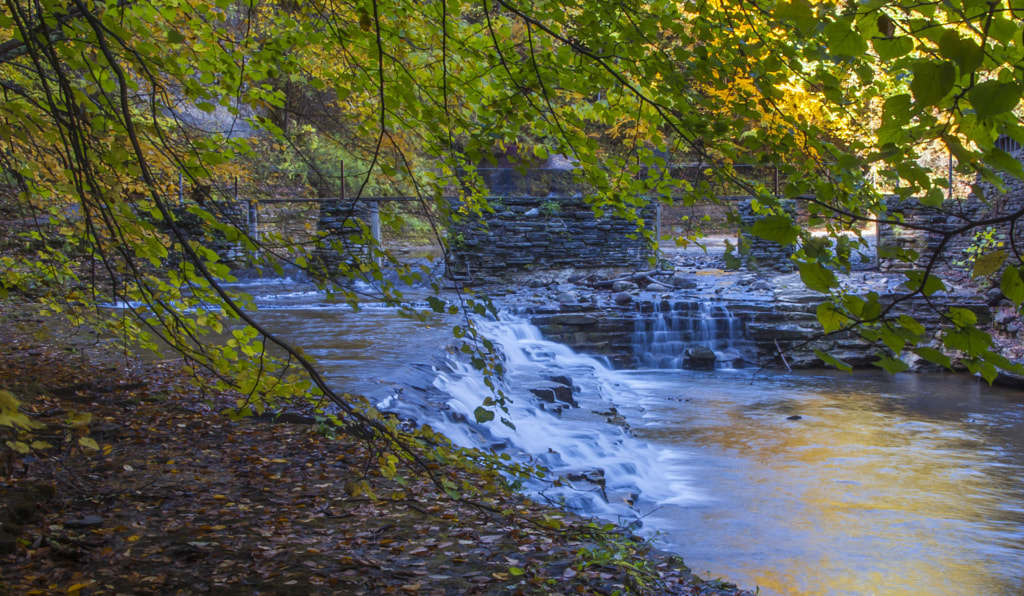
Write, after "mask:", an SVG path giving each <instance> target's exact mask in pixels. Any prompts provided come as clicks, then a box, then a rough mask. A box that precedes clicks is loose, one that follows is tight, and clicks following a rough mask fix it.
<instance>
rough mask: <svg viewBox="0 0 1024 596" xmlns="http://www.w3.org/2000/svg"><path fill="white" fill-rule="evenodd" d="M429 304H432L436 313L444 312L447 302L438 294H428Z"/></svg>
mask: <svg viewBox="0 0 1024 596" xmlns="http://www.w3.org/2000/svg"><path fill="white" fill-rule="evenodd" d="M427 304H429V305H430V309H431V310H433V311H434V312H436V313H442V312H444V309H445V306H447V305H446V304H445V301H444V300H441V299H440V298H438V297H437V296H427Z"/></svg>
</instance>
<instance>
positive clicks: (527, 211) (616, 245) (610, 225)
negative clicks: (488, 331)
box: [448, 197, 657, 282]
mask: <svg viewBox="0 0 1024 596" xmlns="http://www.w3.org/2000/svg"><path fill="white" fill-rule="evenodd" d="M491 201H492V204H493V205H497V206H496V207H495V213H492V214H487V215H486V216H485V217H484V218H482V219H467V220H464V221H461V222H458V223H456V224H454V225H452V226H451V227H450V228H449V230H448V242H449V246H450V247H451V250H452V254H453V267H452V271H451V273H452V274H453V275H454V276H456V277H459V278H463V279H467V280H472V281H473V282H481V281H492V280H500V279H503V278H505V277H507V276H508V274H510V273H512V272H514V271H515V270H520V271H522V270H532V271H539V270H545V269H569V268H571V269H599V268H608V267H622V268H630V269H643V268H648V267H651V266H652V265H653V263H652V259H653V256H654V253H653V250H652V248H651V243H650V242H649V240H648V239H647V238H646V237H645V235H644V234H643V233H642V232H641V231H640V230H638V229H637V225H636V224H635V223H634V222H632V221H629V220H628V219H625V218H623V217H616V216H609V215H606V216H604V217H597V216H596V215H595V214H594V211H593V209H592V208H591V206H590V205H588V204H587V203H586V202H585V201H584V200H583V199H582V198H577V197H557V198H556V197H502V198H496V199H491ZM656 214H657V206H656V205H650V206H648V207H645V208H643V209H642V210H641V212H640V213H639V216H640V217H641V218H642V220H643V225H644V227H645V229H646V230H647V231H648V232H650V233H653V232H654V230H655V226H656Z"/></svg>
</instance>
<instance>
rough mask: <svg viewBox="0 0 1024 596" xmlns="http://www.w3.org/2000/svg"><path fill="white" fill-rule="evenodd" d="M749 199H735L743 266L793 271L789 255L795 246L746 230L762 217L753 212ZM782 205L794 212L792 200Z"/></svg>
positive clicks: (773, 270) (759, 269)
mask: <svg viewBox="0 0 1024 596" xmlns="http://www.w3.org/2000/svg"><path fill="white" fill-rule="evenodd" d="M751 201H752V199H750V198H744V199H741V200H739V201H737V203H738V204H737V207H738V211H739V216H740V222H741V226H742V227H741V228H740V252H741V260H742V263H743V267H744V268H746V269H749V270H756V271H763V272H774V273H790V272H792V271H794V270H795V269H796V267H795V266H794V264H793V261H792V260H790V257H791V256H793V253H794V252H795V250H796V247H794V246H792V245H789V246H784V245H782V244H779V243H778V242H774V241H771V240H765V239H763V238H759V237H757V236H754V235H753V234H750V233H748V232H746V230H749V229H750V227H751V226H753V225H754V222H756V221H757V220H758V219H761V217H762V216H761V215H760V214H757V213H754V210H753V209H752V208H751ZM783 207H784V208H785V209H786V211H787V212H789V213H790V214H791V215H792V214H794V213H795V205H794V204H793V203H792V202H790V201H785V202H784V203H783Z"/></svg>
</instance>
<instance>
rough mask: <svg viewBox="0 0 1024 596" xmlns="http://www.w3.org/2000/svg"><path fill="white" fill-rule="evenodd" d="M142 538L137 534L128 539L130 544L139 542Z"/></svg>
mask: <svg viewBox="0 0 1024 596" xmlns="http://www.w3.org/2000/svg"><path fill="white" fill-rule="evenodd" d="M141 538H142V536H139V535H138V534H136V535H134V536H129V537H128V542H138V541H139V539H141Z"/></svg>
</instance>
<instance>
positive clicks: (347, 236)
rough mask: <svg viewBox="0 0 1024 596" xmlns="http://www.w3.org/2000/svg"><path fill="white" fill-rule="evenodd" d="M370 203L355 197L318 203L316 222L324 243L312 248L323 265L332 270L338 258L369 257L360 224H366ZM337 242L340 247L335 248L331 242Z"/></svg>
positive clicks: (362, 227) (337, 262) (367, 233)
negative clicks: (318, 212) (338, 248)
mask: <svg viewBox="0 0 1024 596" xmlns="http://www.w3.org/2000/svg"><path fill="white" fill-rule="evenodd" d="M369 221H370V207H369V205H368V204H367V203H365V202H359V201H341V200H338V201H325V202H323V203H320V215H319V218H318V219H317V222H316V229H317V231H318V232H327V237H326V238H325V241H326V243H327V244H328V245H327V246H325V247H323V248H318V249H317V250H315V251H314V256H315V258H316V259H317V260H318V261H320V263H321V264H322V265H323V266H324V267H325V268H326V270H327V271H332V270H334V269H335V268H336V267H337V266H338V264H339V261H340V260H341V259H349V260H351V259H354V258H356V257H359V258H369V246H368V242H367V241H366V238H367V237H369V234H370V233H369V231H366V232H365V235H364V226H367V225H369V224H368V223H367V222H369ZM336 243H341V245H342V246H343V247H344V248H343V249H342V250H340V251H338V250H335V248H334V247H333V245H334V244H336Z"/></svg>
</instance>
